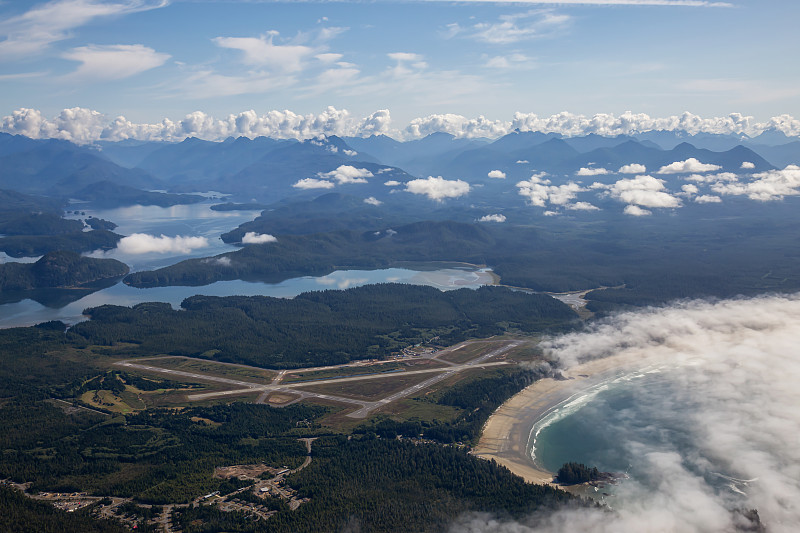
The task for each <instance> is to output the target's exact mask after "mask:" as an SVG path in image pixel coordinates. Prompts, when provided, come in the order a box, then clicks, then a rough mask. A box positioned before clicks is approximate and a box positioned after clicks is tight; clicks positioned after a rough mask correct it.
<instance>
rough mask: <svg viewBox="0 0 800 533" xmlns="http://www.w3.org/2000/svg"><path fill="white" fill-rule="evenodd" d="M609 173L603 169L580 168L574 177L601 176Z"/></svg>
mask: <svg viewBox="0 0 800 533" xmlns="http://www.w3.org/2000/svg"><path fill="white" fill-rule="evenodd" d="M609 173H610V171H609V170H608V169H605V168H586V167H581V168H580V170H578V171H577V172H576V173H575V175H576V176H602V175H604V174H609Z"/></svg>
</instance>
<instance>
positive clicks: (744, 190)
mask: <svg viewBox="0 0 800 533" xmlns="http://www.w3.org/2000/svg"><path fill="white" fill-rule="evenodd" d="M711 190H712V191H714V192H716V193H717V194H723V195H725V194H728V195H737V196H747V197H748V198H750V199H751V200H758V201H761V202H768V201H773V200H781V199H783V198H784V197H785V196H797V195H800V167H798V166H797V165H789V166H787V167H786V168H785V169H783V170H770V171H767V172H759V173H757V174H753V179H752V180H751V181H748V182H741V181H738V182H728V183H724V182H721V181H719V182H716V183H714V184H712V185H711Z"/></svg>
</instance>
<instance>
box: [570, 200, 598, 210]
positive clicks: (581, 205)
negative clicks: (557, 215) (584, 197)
mask: <svg viewBox="0 0 800 533" xmlns="http://www.w3.org/2000/svg"><path fill="white" fill-rule="evenodd" d="M564 208H565V209H568V210H570V211H600V208H599V207H597V206H596V205H592V204H590V203H589V202H575V203H574V204H566V205H565V206H564Z"/></svg>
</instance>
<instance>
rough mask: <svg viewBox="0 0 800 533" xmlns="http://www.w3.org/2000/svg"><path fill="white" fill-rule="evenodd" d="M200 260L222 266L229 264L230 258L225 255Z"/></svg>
mask: <svg viewBox="0 0 800 533" xmlns="http://www.w3.org/2000/svg"><path fill="white" fill-rule="evenodd" d="M202 262H203V263H206V264H212V265H220V266H224V267H229V266H231V258H230V257H228V256H226V255H224V256H221V257H207V258H206V259H203V260H202Z"/></svg>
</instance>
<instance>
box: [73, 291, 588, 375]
mask: <svg viewBox="0 0 800 533" xmlns="http://www.w3.org/2000/svg"><path fill="white" fill-rule="evenodd" d="M181 306H182V307H183V310H181V311H175V310H174V309H172V307H171V306H170V305H169V304H160V303H147V304H139V305H136V306H134V307H132V308H128V307H119V306H111V305H105V306H101V307H97V308H93V309H89V310H87V311H86V313H87V314H88V315H89V316H90V317H91V319H92V320H90V321H87V322H82V323H80V324H76V325H75V326H73V327H72V328H71V329H70V331H69V334H68V338H69V339H71V340H72V341H73V342H75V343H86V344H93V345H113V344H115V343H120V342H124V343H133V344H135V346H134V347H130V346H126V353H132V354H137V355H145V354H163V353H169V354H173V355H189V356H201V355H202V354H205V353H207V352H209V351H210V350H214V353H215V355H214V356H213V357H214V358H215V359H218V360H221V361H228V362H237V363H245V364H251V365H257V366H267V367H273V368H290V367H299V366H317V365H331V364H340V363H346V362H348V361H351V360H354V359H365V358H373V357H382V356H385V355H388V354H390V353H391V352H393V351H396V350H399V349H401V348H403V347H406V346H408V345H410V344H416V343H418V342H422V341H425V340H428V339H431V338H432V337H435V336H439V337H440V342H442V343H445V344H450V343H454V342H458V341H461V340H463V339H465V338H468V337H488V336H491V335H496V334H500V333H502V332H504V331H506V330H508V329H509V328H513V329H519V330H521V331H525V332H533V331H542V330H546V329H549V328H558V327H564V326H565V325H567V324H569V323H570V322H571V321H572V320H574V319H575V317H576V315H575V314H574V312H573V311H572V310H571V309H570V308H569V307H568V306H566V305H565V304H563V303H562V302H559V301H557V300H555V299H553V298H550V297H549V296H546V295H539V294H526V293H523V292H519V291H513V290H510V289H506V288H502V287H483V288H481V289H478V290H471V289H461V290H455V291H448V292H442V291H439V290H437V289H434V288H432V287H421V286H414V285H404V284H379V285H368V286H364V287H358V288H354V289H349V290H345V291H320V292H310V293H305V294H301V295H299V296H297V297H296V298H293V299H286V298H272V297H267V296H254V297H243V296H242V297H240V296H231V297H224V298H220V297H210V296H193V297H191V298H187V299H186V300H184V302H183V303H182V304H181Z"/></svg>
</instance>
